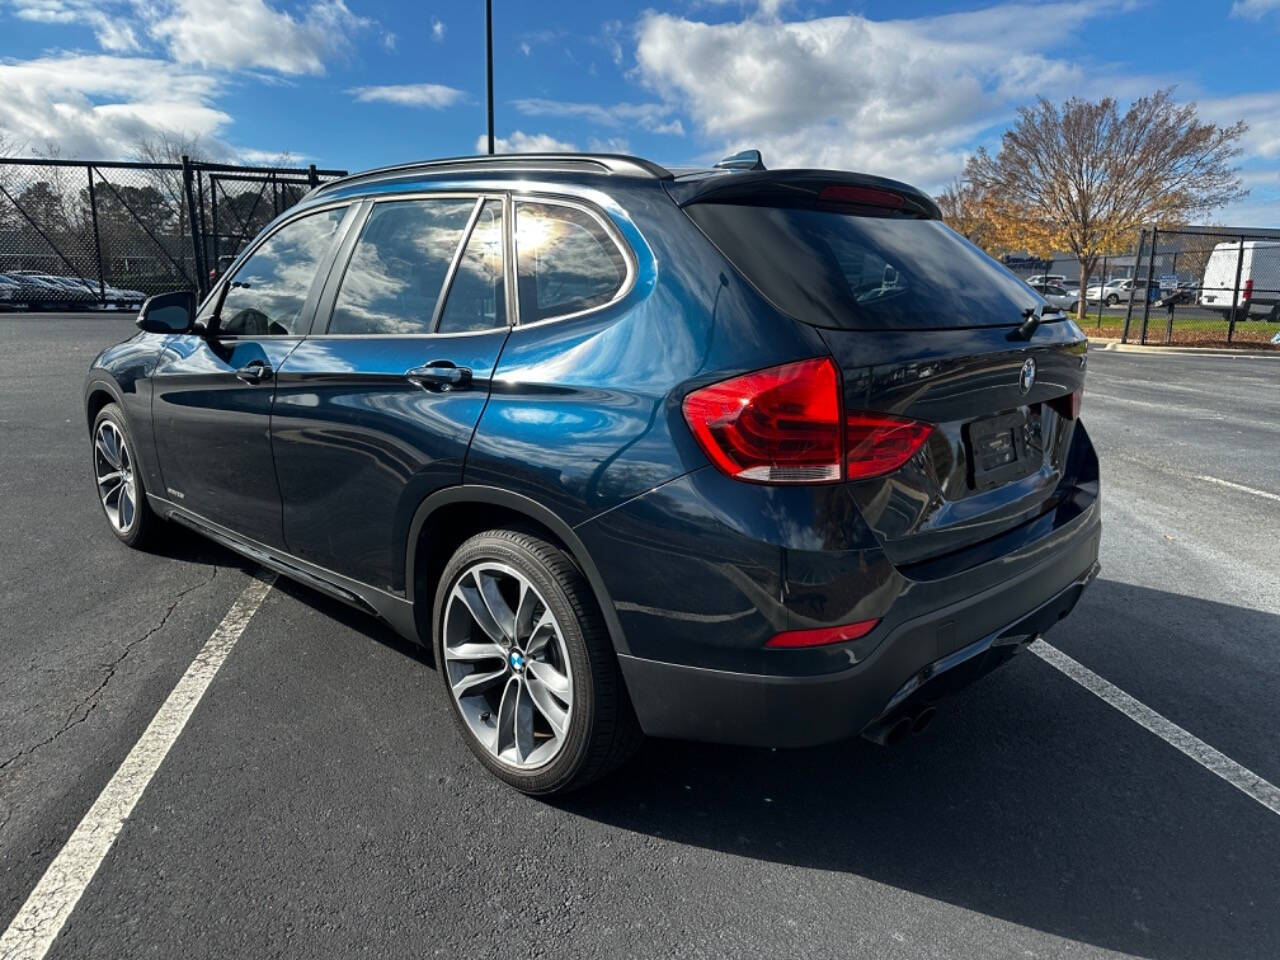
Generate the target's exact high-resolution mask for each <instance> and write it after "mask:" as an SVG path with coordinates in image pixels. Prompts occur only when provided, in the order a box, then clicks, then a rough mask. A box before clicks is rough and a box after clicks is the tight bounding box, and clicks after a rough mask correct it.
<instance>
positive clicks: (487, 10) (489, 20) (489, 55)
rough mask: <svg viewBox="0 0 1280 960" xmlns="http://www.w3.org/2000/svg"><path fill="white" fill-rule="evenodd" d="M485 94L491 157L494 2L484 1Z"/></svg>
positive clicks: (491, 153)
mask: <svg viewBox="0 0 1280 960" xmlns="http://www.w3.org/2000/svg"><path fill="white" fill-rule="evenodd" d="M484 47H485V56H484V65H485V92H486V94H487V96H488V102H489V155H490V156H493V0H484Z"/></svg>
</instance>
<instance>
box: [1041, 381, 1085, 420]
mask: <svg viewBox="0 0 1280 960" xmlns="http://www.w3.org/2000/svg"><path fill="white" fill-rule="evenodd" d="M1083 400H1084V387H1077V388H1076V389H1075V390H1074V391H1072V392H1071V393H1068V394H1067V395H1066V396H1065V397H1054V398H1053V399H1052V400H1050V401H1049V406H1051V407H1052V408H1053V409H1054V410H1055V411H1057V414H1058V416H1060V417H1063V418H1065V419H1067V420H1079V419H1080V404H1081V401H1083Z"/></svg>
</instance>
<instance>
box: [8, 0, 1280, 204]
mask: <svg viewBox="0 0 1280 960" xmlns="http://www.w3.org/2000/svg"><path fill="white" fill-rule="evenodd" d="M1277 63H1280V0H1061V2H1047V3H1028V2H1023V3H992V2H990V0H987V2H975V0H862V2H847V0H846V2H837V0H794V2H790V0H647V2H641V3H633V2H615V3H610V2H607V0H594V2H592V0H541V2H517V0H494V87H495V115H496V132H497V136H498V147H499V149H500V150H508V151H510V150H571V149H583V150H603V151H610V152H630V153H636V154H639V155H642V156H646V157H649V158H651V159H654V160H657V161H659V162H668V163H673V164H674V163H685V164H687V163H692V162H699V163H700V162H707V161H714V160H715V159H717V158H719V157H721V156H724V155H726V154H728V153H731V152H733V151H736V150H740V149H744V148H747V147H756V148H758V149H759V150H761V152H762V153H763V155H764V159H765V162H766V164H767V165H769V166H771V167H781V166H801V165H803V166H821V167H832V168H841V169H852V170H859V171H863V172H867V173H875V174H879V175H882V176H889V177H894V178H896V179H900V180H906V181H908V182H910V183H914V184H916V185H917V186H919V187H922V188H924V189H927V190H930V191H934V192H936V191H937V190H939V189H940V188H941V187H943V186H944V185H946V184H947V183H948V182H950V181H951V180H953V179H954V178H955V177H957V176H958V175H959V174H960V173H961V172H962V170H963V166H964V160H965V157H966V156H967V155H968V154H969V153H970V152H972V151H973V150H974V149H976V148H977V147H978V146H980V145H986V146H987V147H988V148H993V149H994V148H998V146H999V140H1000V134H1001V133H1002V132H1003V131H1004V130H1005V129H1006V128H1007V127H1008V125H1009V124H1010V122H1011V121H1012V120H1013V118H1014V116H1015V112H1016V110H1017V108H1018V106H1019V105H1022V104H1025V103H1027V102H1029V101H1031V100H1033V99H1034V98H1035V97H1036V96H1045V97H1048V98H1050V99H1052V100H1057V101H1060V100H1063V99H1066V98H1067V97H1071V96H1079V97H1084V98H1089V99H1098V98H1101V97H1104V96H1114V97H1116V98H1118V99H1120V100H1121V101H1122V102H1127V101H1128V100H1131V99H1132V98H1134V97H1137V96H1141V95H1144V94H1148V93H1151V92H1153V91H1154V90H1157V89H1159V88H1162V87H1167V86H1173V87H1174V88H1175V96H1176V97H1177V98H1178V99H1179V100H1184V101H1194V102H1195V103H1196V104H1197V105H1198V108H1199V112H1200V115H1201V117H1202V118H1203V119H1206V120H1210V121H1212V122H1215V123H1223V124H1227V123H1232V122H1234V121H1236V120H1239V119H1244V120H1246V121H1248V122H1249V124H1250V126H1251V129H1250V132H1249V134H1248V135H1247V137H1246V139H1245V141H1244V143H1243V147H1244V154H1243V155H1242V157H1241V158H1240V166H1241V175H1242V177H1243V179H1244V183H1245V186H1246V187H1248V188H1249V190H1250V195H1249V197H1248V198H1247V199H1246V200H1244V201H1242V202H1240V203H1238V204H1236V205H1234V206H1233V207H1232V208H1230V209H1227V210H1224V211H1221V212H1219V213H1218V214H1216V215H1215V216H1214V217H1213V220H1214V222H1218V223H1229V224H1233V225H1243V226H1280V72H1277V71H1276V70H1275V66H1276V64H1277ZM161 131H168V132H171V133H182V134H185V135H189V136H198V137H199V138H200V139H201V140H202V142H203V143H204V149H205V151H206V153H208V154H209V155H210V156H213V157H216V158H218V159H224V160H239V161H242V162H255V163H263V162H273V161H275V160H277V159H278V158H280V157H281V156H282V155H284V154H287V155H288V157H289V158H290V159H292V160H294V161H297V162H300V163H304V164H305V163H311V162H314V163H316V164H318V165H319V166H321V167H335V168H342V169H349V170H353V171H354V170H359V169H364V168H368V167H372V166H379V165H383V164H388V163H396V162H402V161H406V160H414V159H422V158H430V157H440V156H456V155H460V154H470V153H475V152H477V151H480V150H483V148H484V142H483V141H484V131H485V75H484V4H483V3H482V2H481V0H465V2H461V0H460V2H453V3H445V2H440V3H433V2H430V0H426V2H421V3H395V2H391V0H99V2H86V0H0V136H3V137H7V138H8V139H9V141H10V142H11V143H13V144H14V145H15V146H14V148H13V152H15V153H17V154H20V155H27V154H31V153H33V152H35V151H47V150H50V149H53V150H56V151H57V152H58V153H59V154H60V155H62V156H64V157H86V158H96V159H118V158H129V157H132V156H134V155H136V150H137V146H136V145H137V144H138V142H139V141H140V140H142V139H145V138H147V137H149V136H154V135H155V134H156V133H158V132H161Z"/></svg>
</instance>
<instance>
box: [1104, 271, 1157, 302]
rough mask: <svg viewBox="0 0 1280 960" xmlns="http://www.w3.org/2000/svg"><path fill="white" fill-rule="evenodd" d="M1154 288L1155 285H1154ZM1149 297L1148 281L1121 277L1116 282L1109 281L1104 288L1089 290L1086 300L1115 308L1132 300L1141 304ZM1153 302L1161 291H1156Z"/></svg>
mask: <svg viewBox="0 0 1280 960" xmlns="http://www.w3.org/2000/svg"><path fill="white" fill-rule="evenodd" d="M1153 286H1155V284H1154V283H1153ZM1146 296H1147V281H1146V280H1135V279H1133V278H1131V277H1121V278H1117V279H1115V280H1108V281H1107V283H1106V285H1105V286H1103V287H1097V286H1092V287H1090V288H1089V290H1088V294H1087V296H1086V299H1087V300H1088V302H1089V303H1097V302H1098V301H1099V300H1102V302H1103V303H1105V304H1106V305H1107V306H1109V307H1114V306H1115V305H1116V304H1118V303H1128V302H1129V300H1130V299H1136V301H1137V302H1138V303H1141V302H1142V301H1143V300H1144V299H1145V298H1146ZM1152 299H1153V300H1158V299H1159V290H1158V289H1157V290H1156V293H1155V295H1154V296H1153V297H1152Z"/></svg>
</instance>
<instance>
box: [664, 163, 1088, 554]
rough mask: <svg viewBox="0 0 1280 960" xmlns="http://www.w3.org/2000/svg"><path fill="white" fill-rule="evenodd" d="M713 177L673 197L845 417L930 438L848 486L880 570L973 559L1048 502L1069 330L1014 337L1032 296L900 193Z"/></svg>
mask: <svg viewBox="0 0 1280 960" xmlns="http://www.w3.org/2000/svg"><path fill="white" fill-rule="evenodd" d="M717 180H719V181H722V182H721V183H719V184H715V183H713V184H709V185H703V186H702V187H701V188H699V189H697V190H689V191H687V192H686V195H685V196H683V197H682V196H680V195H679V191H678V190H673V193H676V194H677V200H679V201H681V203H682V206H683V207H684V209H685V211H686V213H687V214H688V215H689V216H690V218H691V219H692V220H693V221H694V222H695V223H696V224H697V225H698V227H699V228H700V229H701V230H702V231H703V233H705V234H706V235H707V237H708V238H709V239H710V240H711V241H712V242H713V243H714V244H715V245H716V246H717V247H718V248H719V249H720V251H721V252H722V253H723V254H724V255H725V256H726V258H727V259H728V260H729V261H730V262H732V263H733V264H734V265H735V266H736V267H737V269H738V270H739V271H740V272H741V273H742V274H743V275H744V276H745V277H746V278H747V279H748V280H749V281H750V282H751V283H752V284H754V285H755V287H756V288H757V289H758V290H759V291H760V292H761V293H762V294H763V295H764V296H765V297H766V298H767V299H768V300H769V301H770V302H772V303H773V305H774V306H776V307H777V308H778V309H779V310H781V311H782V312H783V313H786V314H788V315H790V316H792V317H794V318H795V319H796V320H799V321H802V322H804V323H808V324H811V325H813V326H815V327H818V328H819V329H820V332H821V335H822V338H823V340H824V341H825V342H826V344H827V346H828V348H829V349H830V351H831V355H832V357H833V358H834V359H835V361H836V363H837V364H838V366H839V368H840V372H841V375H842V381H843V385H842V390H843V401H844V409H845V412H846V416H847V415H848V414H850V413H856V412H858V411H867V412H872V413H882V414H891V415H894V416H898V417H905V418H909V419H912V420H918V421H922V422H924V423H928V424H931V425H932V426H933V430H932V432H931V433H930V435H929V438H928V440H927V441H926V442H925V444H924V446H923V447H922V448H921V450H920V451H919V453H917V454H916V455H915V456H913V457H912V458H911V459H910V460H909V461H908V462H907V463H906V464H905V465H903V466H902V467H900V468H899V469H897V470H896V471H894V472H893V473H891V474H888V475H885V476H879V477H874V478H871V479H863V480H856V481H849V482H848V488H849V490H850V492H851V494H852V495H853V497H854V499H855V501H856V502H857V504H858V506H859V508H860V510H861V513H862V515H863V518H864V519H865V520H866V522H867V523H868V524H869V525H870V526H871V527H872V529H873V530H875V532H876V533H877V535H878V536H879V538H880V540H881V542H882V543H883V544H884V546H885V550H886V552H887V553H888V554H889V556H890V559H891V560H893V562H895V563H896V564H898V565H900V566H909V565H912V564H917V563H922V562H924V561H935V560H938V559H939V558H941V557H944V556H947V555H955V557H956V559H962V558H963V556H964V555H965V554H966V553H968V554H970V555H971V557H972V559H973V562H979V561H980V560H982V559H989V558H990V557H991V556H992V553H991V551H990V550H981V549H975V548H976V547H979V546H980V545H984V544H990V543H993V542H996V541H998V540H999V541H1001V542H1008V541H1009V540H1010V538H1009V537H1008V536H1006V535H1008V534H1009V533H1010V532H1011V531H1013V530H1014V529H1016V528H1019V527H1022V526H1024V525H1026V524H1028V523H1029V522H1030V521H1033V520H1035V519H1036V518H1039V517H1043V516H1044V515H1046V514H1047V513H1050V512H1051V511H1053V510H1054V509H1055V508H1056V507H1057V505H1058V502H1059V500H1060V499H1062V498H1063V497H1064V496H1065V495H1066V493H1067V490H1066V489H1065V488H1068V487H1069V486H1070V484H1063V479H1064V470H1065V469H1066V461H1067V452H1068V450H1069V449H1070V443H1071V438H1072V433H1073V430H1074V426H1075V419H1074V417H1075V415H1076V413H1077V412H1078V409H1079V397H1080V394H1079V391H1081V390H1082V389H1083V385H1084V374H1085V350H1086V343H1085V338H1084V336H1083V335H1082V334H1081V332H1080V330H1079V328H1078V327H1076V325H1075V323H1074V322H1072V321H1071V320H1070V319H1069V318H1067V317H1066V316H1065V315H1062V314H1057V313H1054V312H1053V311H1052V308H1049V312H1048V313H1046V314H1045V317H1044V321H1043V323H1042V324H1041V325H1040V326H1039V327H1038V329H1035V330H1034V331H1033V332H1031V333H1029V334H1028V333H1027V331H1026V330H1025V328H1024V329H1023V330H1021V331H1020V330H1019V327H1020V326H1021V325H1023V324H1024V321H1025V320H1026V313H1027V312H1028V311H1033V310H1035V308H1037V307H1038V306H1040V305H1041V304H1042V303H1043V301H1042V300H1041V298H1040V297H1039V296H1037V295H1036V294H1035V292H1034V291H1032V290H1031V289H1030V288H1029V287H1028V286H1027V285H1026V284H1024V283H1023V282H1022V281H1021V280H1019V279H1018V278H1016V277H1015V276H1014V275H1013V274H1011V273H1010V272H1009V271H1008V270H1006V269H1005V268H1004V267H1003V266H1001V265H1000V264H998V263H997V262H995V261H994V260H992V259H991V258H989V257H988V256H987V255H986V254H984V253H982V251H980V250H978V249H977V248H976V247H975V246H973V245H972V244H970V243H969V242H968V241H966V240H965V239H963V238H962V237H960V236H959V235H958V234H956V233H955V232H953V231H952V230H950V229H949V228H948V227H946V226H945V225H944V224H943V223H942V222H941V221H940V220H939V219H937V208H936V207H935V206H934V205H933V203H932V201H930V200H929V198H927V197H925V196H924V195H922V194H919V193H918V192H917V191H915V190H914V189H912V188H910V187H907V186H906V185H904V184H898V183H895V182H893V181H884V180H879V179H878V178H867V177H859V176H855V175H847V174H832V173H827V172H822V171H782V172H774V173H770V174H764V173H754V174H741V175H734V176H726V177H722V178H717ZM1024 338H1025V339H1024ZM1073 394H1074V398H1073ZM1073 399H1074V401H1075V403H1074V405H1073ZM1037 529H1038V527H1037ZM1001 538H1003V540H1001ZM948 566H952V565H950V564H949V565H948Z"/></svg>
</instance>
